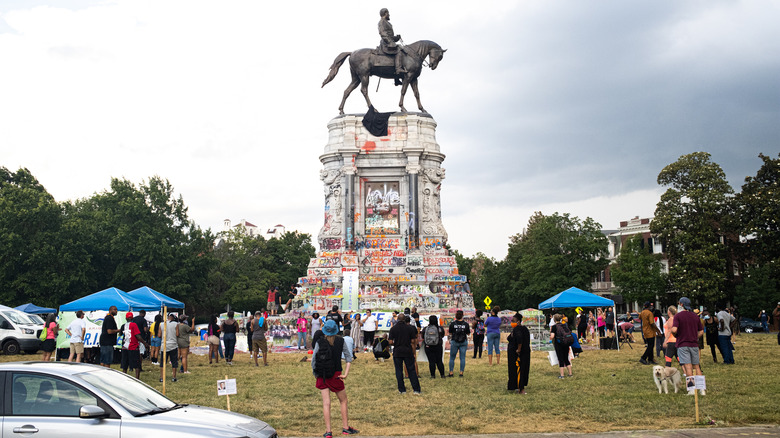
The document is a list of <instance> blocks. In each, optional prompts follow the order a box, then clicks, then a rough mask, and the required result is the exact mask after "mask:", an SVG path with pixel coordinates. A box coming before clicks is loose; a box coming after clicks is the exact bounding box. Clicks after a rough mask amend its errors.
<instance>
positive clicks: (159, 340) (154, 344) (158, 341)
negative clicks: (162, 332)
mask: <svg viewBox="0 0 780 438" xmlns="http://www.w3.org/2000/svg"><path fill="white" fill-rule="evenodd" d="M161 345H162V338H152V340H151V342H149V346H151V347H159V346H161Z"/></svg>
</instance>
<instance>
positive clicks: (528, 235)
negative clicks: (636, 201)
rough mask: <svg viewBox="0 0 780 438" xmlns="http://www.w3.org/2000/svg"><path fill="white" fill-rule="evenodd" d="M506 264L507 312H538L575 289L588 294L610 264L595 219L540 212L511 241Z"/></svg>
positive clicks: (605, 246)
mask: <svg viewBox="0 0 780 438" xmlns="http://www.w3.org/2000/svg"><path fill="white" fill-rule="evenodd" d="M506 263H507V266H506V267H505V271H504V272H502V276H504V279H505V281H509V287H508V288H507V292H506V294H505V300H506V306H509V308H512V309H522V308H526V307H536V306H538V305H539V303H540V302H541V301H544V300H545V299H547V298H549V297H550V296H552V295H554V294H556V293H558V292H561V291H563V290H565V289H568V288H569V287H572V286H574V287H578V288H580V289H584V290H588V289H589V288H590V285H591V283H592V282H593V279H594V278H595V277H596V275H597V274H598V273H599V272H601V271H602V270H603V269H605V268H606V267H607V266H608V264H609V260H608V259H607V238H606V236H605V235H604V234H603V233H602V232H601V225H600V224H598V223H597V222H595V221H594V220H593V219H591V218H586V219H585V220H584V221H581V220H580V219H579V218H577V217H571V216H570V215H569V214H568V213H566V214H563V215H560V214H558V213H554V214H553V215H551V216H545V215H543V214H542V213H540V212H537V213H535V214H534V215H533V216H532V217H531V219H530V220H529V222H528V227H527V229H526V232H525V233H523V234H517V235H515V236H513V237H512V238H511V243H510V244H509V251H508V253H507V257H506Z"/></svg>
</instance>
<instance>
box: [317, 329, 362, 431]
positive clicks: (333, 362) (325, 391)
mask: <svg viewBox="0 0 780 438" xmlns="http://www.w3.org/2000/svg"><path fill="white" fill-rule="evenodd" d="M338 332H339V327H338V324H337V323H336V321H334V320H328V321H327V322H326V323H325V325H324V326H323V327H322V336H319V337H317V341H316V342H315V343H314V351H313V354H312V357H311V369H312V371H313V373H314V377H316V378H317V381H316V383H315V386H316V387H317V389H319V390H320V394H321V395H322V414H323V416H324V417H325V433H324V434H323V435H322V436H323V437H324V438H332V437H333V431H332V429H331V424H330V393H331V392H335V393H336V397H338V399H339V405H340V407H341V424H342V428H341V433H342V435H355V434H357V433H358V432H359V431H358V430H356V429H355V428H353V427H352V426H350V425H349V418H348V411H349V410H348V407H347V391H346V387H345V386H344V381H345V380H346V379H347V375H349V367H350V366H351V365H352V351H351V350H350V347H349V346H347V345H346V343H345V342H344V338H342V337H341V336H339V335H338ZM341 357H344V359H345V360H346V361H347V365H346V367H344V369H343V371H344V374H341V371H342V367H341V359H340V358H341Z"/></svg>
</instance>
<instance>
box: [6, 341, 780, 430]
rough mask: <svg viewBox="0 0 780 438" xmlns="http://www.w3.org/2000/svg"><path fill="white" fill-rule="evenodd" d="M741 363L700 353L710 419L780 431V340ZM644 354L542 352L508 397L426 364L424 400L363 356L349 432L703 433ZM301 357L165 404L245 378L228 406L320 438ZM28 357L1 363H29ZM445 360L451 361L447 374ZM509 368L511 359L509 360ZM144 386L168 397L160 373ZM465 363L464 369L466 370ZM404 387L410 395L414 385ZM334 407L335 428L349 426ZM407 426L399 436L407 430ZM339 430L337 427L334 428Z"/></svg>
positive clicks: (206, 369) (213, 402)
mask: <svg viewBox="0 0 780 438" xmlns="http://www.w3.org/2000/svg"><path fill="white" fill-rule="evenodd" d="M735 345H736V351H735V352H734V353H735V355H734V357H735V361H736V362H737V364H736V365H731V366H726V365H721V364H718V365H715V364H713V363H712V358H711V356H710V354H709V348H707V349H705V350H703V352H702V353H703V354H702V359H703V360H702V365H703V370H704V374H705V376H706V377H707V388H708V390H707V395H706V396H703V397H700V398H699V403H700V413H701V416H702V419H706V418H707V417H709V418H711V419H713V420H715V421H716V422H717V424H718V425H723V426H738V425H749V424H759V423H764V424H766V423H771V424H778V423H780V409H778V408H777V395H778V394H780V354H779V353H780V346H778V345H777V337H776V335H774V334H773V335H765V334H742V335H740V336H738V337H736V340H735ZM641 352H642V346H641V345H638V344H634V349H633V350H630V349H621V350H620V351H619V352H618V351H614V350H613V351H599V350H593V351H589V350H586V351H585V352H584V353H583V354H582V355H581V357H580V358H578V359H575V360H574V362H573V370H574V375H575V376H574V378H572V379H568V378H567V379H564V380H559V379H558V378H557V375H558V368H557V367H551V366H550V364H549V362H548V360H547V353H546V352H533V353H532V356H531V359H532V363H531V376H530V382H529V387H528V388H527V391H528V394H527V395H517V394H511V393H508V392H507V391H506V378H507V372H506V363H505V361H503V360H502V363H501V365H500V366H493V367H490V366H488V364H487V357H486V355H483V358H482V359H471V356H470V353H469V355H468V360H467V363H466V372H465V377H464V378H462V379H461V378H458V377H455V378H452V379H444V380H442V379H439V378H437V379H435V380H431V379H430V378H429V377H428V376H429V374H428V367H427V363H421V364H420V366H421V367H420V374H421V376H423V377H422V378H421V379H420V381H421V385H422V390H423V395H422V396H421V397H417V396H413V395H412V394H411V392H409V393H408V394H406V395H400V394H398V393H397V391H396V383H395V374H394V371H393V365H392V361H386V362H385V363H378V362H375V361H374V359H373V355H371V354H360V355H359V357H358V359H357V360H356V361H355V362H354V363H353V366H352V370H351V371H350V374H349V377H348V379H347V383H346V384H347V394H348V396H349V405H350V424H351V425H353V426H354V427H355V428H357V429H359V430H360V431H361V434H363V435H430V434H450V433H451V434H474V433H520V432H563V431H570V432H604V431H610V430H634V429H673V428H683V427H684V428H689V427H692V426H696V424H695V420H694V401H693V397H692V396H688V395H686V394H685V392H681V393H679V394H673V393H671V394H668V395H666V394H658V390H657V389H656V387H655V384H654V383H653V380H652V376H651V368H652V367H650V366H645V365H641V364H640V363H639V362H638V359H639V356H640V355H641V354H642V353H641ZM303 356H304V355H303V354H295V353H291V354H271V355H269V361H270V366H268V367H263V366H262V362H261V366H260V367H259V368H256V367H255V366H254V363H250V362H251V360H250V358H249V356H248V355H246V354H240V355H237V356H236V359H235V362H234V365H233V366H232V367H229V366H228V365H226V364H224V362H222V361H220V363H219V365H216V364H215V365H209V364H208V359H207V358H206V357H205V356H195V355H192V356H190V371H191V372H192V373H191V374H188V375H184V376H180V380H179V381H178V382H177V383H171V382H170V380H169V381H168V383H167V384H166V385H167V395H168V396H169V397H170V398H172V399H173V400H176V401H178V402H186V403H195V404H201V405H206V406H214V407H219V408H223V409H224V408H225V398H224V397H218V396H217V395H216V380H218V379H223V378H224V377H225V375H226V374H227V375H228V376H229V377H230V378H235V379H237V384H238V392H239V393H238V394H237V395H235V396H231V399H230V404H231V409H232V410H233V411H236V412H240V413H243V414H247V415H250V416H253V417H257V418H260V419H262V420H264V421H266V422H268V423H269V424H271V425H272V426H273V427H275V428H276V429H277V431H278V432H279V434H280V435H281V436H319V435H321V434H322V433H323V432H324V425H323V419H322V406H321V398H320V394H319V391H318V390H317V389H316V388H315V387H314V377H313V376H312V374H311V364H310V363H309V362H300V360H301V358H302V357H303ZM35 357H36V358H37V357H38V356H35ZM28 358H31V356H24V355H20V356H11V357H8V356H0V360H2V361H9V360H25V359H28ZM447 358H448V355H445V368H446V367H447V365H448V364H447ZM502 359H504V358H503V357H502ZM144 366H145V367H146V368H148V369H153V370H154V372H144V373H142V376H141V377H142V380H144V382H146V383H147V384H149V385H151V386H152V387H155V388H158V389H161V384H160V383H159V382H158V380H159V372H158V368H156V367H152V366H151V365H150V364H149V363H148V362H146V363H144ZM457 366H458V364H457V361H456V370H457ZM456 375H457V373H456ZM407 387H408V389H409V391H411V387H410V385H409V383H408V381H407ZM332 399H333V402H332V403H333V424H334V428H337V427H340V420H339V419H338V404H337V402H336V401H335V400H336V399H335V397H333V398H332ZM399 426H400V427H399ZM336 430H337V429H336Z"/></svg>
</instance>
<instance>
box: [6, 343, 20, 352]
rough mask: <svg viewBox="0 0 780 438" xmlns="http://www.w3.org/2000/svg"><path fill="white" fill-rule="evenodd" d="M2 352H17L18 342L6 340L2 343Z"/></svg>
mask: <svg viewBox="0 0 780 438" xmlns="http://www.w3.org/2000/svg"><path fill="white" fill-rule="evenodd" d="M3 354H19V343H18V342H16V341H8V342H6V343H5V345H3Z"/></svg>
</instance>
